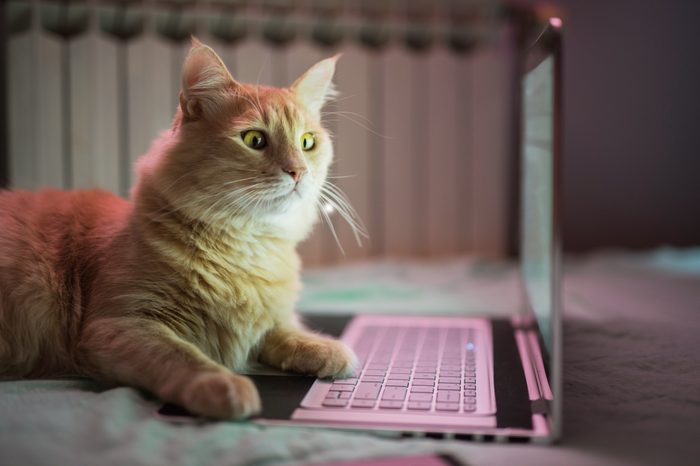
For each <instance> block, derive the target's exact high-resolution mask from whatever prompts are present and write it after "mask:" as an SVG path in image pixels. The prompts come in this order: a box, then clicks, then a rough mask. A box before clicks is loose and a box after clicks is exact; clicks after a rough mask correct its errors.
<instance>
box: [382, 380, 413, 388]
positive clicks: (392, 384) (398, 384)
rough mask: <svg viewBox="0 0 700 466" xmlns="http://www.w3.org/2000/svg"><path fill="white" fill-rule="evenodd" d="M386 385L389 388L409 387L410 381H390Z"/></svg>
mask: <svg viewBox="0 0 700 466" xmlns="http://www.w3.org/2000/svg"><path fill="white" fill-rule="evenodd" d="M384 385H385V386H387V387H408V380H399V379H389V380H387V381H386V383H385V384H384Z"/></svg>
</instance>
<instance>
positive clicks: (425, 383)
mask: <svg viewBox="0 0 700 466" xmlns="http://www.w3.org/2000/svg"><path fill="white" fill-rule="evenodd" d="M418 385H423V386H426V387H432V386H433V385H435V383H434V382H433V380H432V379H415V380H414V381H413V386H414V387H415V386H418ZM456 390H459V388H457V389H456Z"/></svg>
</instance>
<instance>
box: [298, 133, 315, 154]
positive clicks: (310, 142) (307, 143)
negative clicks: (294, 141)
mask: <svg viewBox="0 0 700 466" xmlns="http://www.w3.org/2000/svg"><path fill="white" fill-rule="evenodd" d="M315 145H316V138H315V137H314V135H313V133H304V134H302V135H301V149H302V150H311V149H313V148H314V146H315Z"/></svg>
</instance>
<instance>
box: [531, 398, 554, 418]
mask: <svg viewBox="0 0 700 466" xmlns="http://www.w3.org/2000/svg"><path fill="white" fill-rule="evenodd" d="M550 405H551V402H550V401H549V400H546V399H544V398H538V399H536V400H531V401H530V409H531V410H532V414H546V415H548V414H550V412H551V408H550Z"/></svg>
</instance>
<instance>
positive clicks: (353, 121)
mask: <svg viewBox="0 0 700 466" xmlns="http://www.w3.org/2000/svg"><path fill="white" fill-rule="evenodd" d="M327 115H338V116H339V117H343V118H345V119H347V120H348V121H349V122H351V123H353V124H355V125H356V126H358V127H360V128H362V129H364V130H365V131H367V132H369V133H371V134H373V135H375V136H377V137H380V138H382V139H391V136H387V135H386V134H382V133H379V132H378V131H375V130H374V129H372V128H370V127H369V126H367V125H366V124H363V123H362V122H360V121H357V120H354V119H353V118H352V117H351V116H350V115H347V114H345V113H342V112H329V113H327ZM327 121H332V122H338V121H340V120H330V119H329V120H327Z"/></svg>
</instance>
